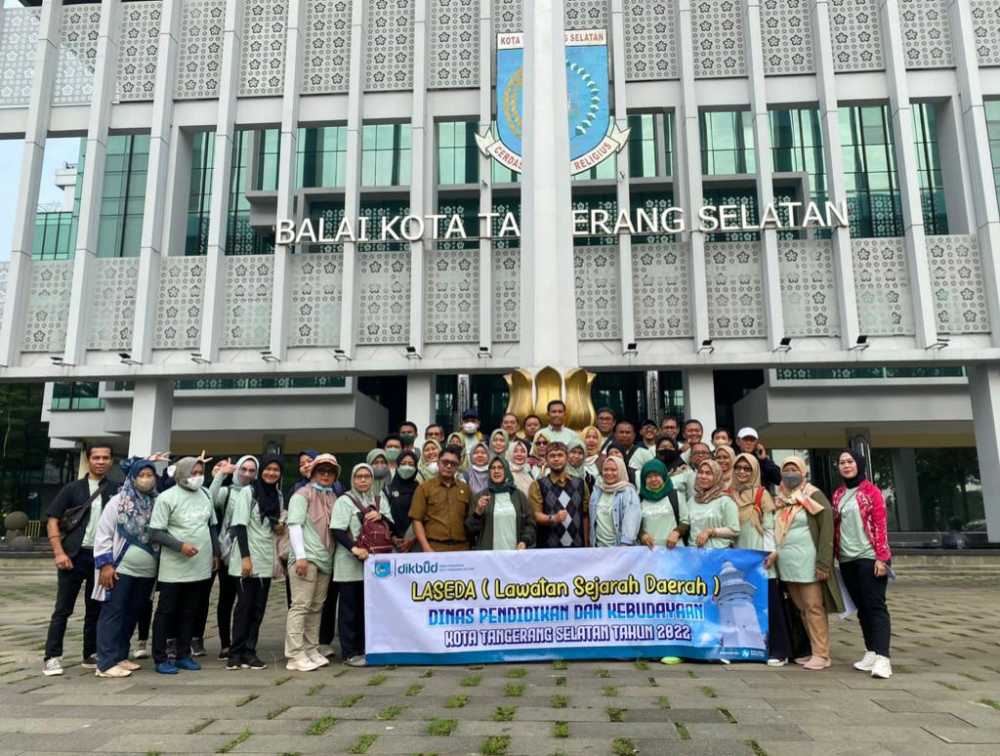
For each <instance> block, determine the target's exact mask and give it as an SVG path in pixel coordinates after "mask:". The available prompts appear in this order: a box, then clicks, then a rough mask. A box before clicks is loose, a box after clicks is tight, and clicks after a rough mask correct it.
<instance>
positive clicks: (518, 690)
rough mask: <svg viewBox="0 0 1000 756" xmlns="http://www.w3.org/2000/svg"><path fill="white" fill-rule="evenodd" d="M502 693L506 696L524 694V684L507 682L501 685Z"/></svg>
mask: <svg viewBox="0 0 1000 756" xmlns="http://www.w3.org/2000/svg"><path fill="white" fill-rule="evenodd" d="M503 694H504V695H505V696H507V698H520V697H521V696H523V695H524V686H523V685H522V684H521V683H507V684H506V685H504V686H503Z"/></svg>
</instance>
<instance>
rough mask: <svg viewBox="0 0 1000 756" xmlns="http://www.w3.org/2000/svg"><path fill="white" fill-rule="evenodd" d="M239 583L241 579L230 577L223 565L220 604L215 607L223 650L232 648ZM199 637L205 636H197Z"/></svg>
mask: <svg viewBox="0 0 1000 756" xmlns="http://www.w3.org/2000/svg"><path fill="white" fill-rule="evenodd" d="M239 582H240V579H239V578H236V577H233V576H232V575H230V574H229V572H228V571H226V569H225V565H223V569H221V570H219V603H218V604H217V605H216V607H215V622H216V624H217V625H218V627H219V645H220V646H221V647H222V648H231V646H232V640H233V639H232V635H231V633H230V629H231V628H232V626H233V605H234V604H235V603H236V595H237V593H239ZM198 637H204V636H197V635H196V636H195V638H198Z"/></svg>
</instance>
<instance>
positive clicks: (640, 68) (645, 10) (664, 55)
mask: <svg viewBox="0 0 1000 756" xmlns="http://www.w3.org/2000/svg"><path fill="white" fill-rule="evenodd" d="M676 18H677V8H676V3H675V1H674V0H628V1H627V2H626V3H625V78H626V79H628V80H629V81H644V80H650V79H676V78H677V76H678V71H677V37H676V34H675V30H676V28H677V23H676V21H675V19H676Z"/></svg>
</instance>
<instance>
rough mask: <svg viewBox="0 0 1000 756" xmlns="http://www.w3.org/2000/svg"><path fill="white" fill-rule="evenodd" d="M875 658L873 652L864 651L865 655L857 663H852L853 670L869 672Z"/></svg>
mask: <svg viewBox="0 0 1000 756" xmlns="http://www.w3.org/2000/svg"><path fill="white" fill-rule="evenodd" d="M877 658H878V655H877V654H876V653H875V652H874V651H865V655H864V656H862V657H861V659H860V660H859V661H856V662H854V668H855V669H857V670H860V671H862V672H871V671H872V666H873V665H874V664H875V659H877Z"/></svg>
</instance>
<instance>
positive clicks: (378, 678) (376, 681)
mask: <svg viewBox="0 0 1000 756" xmlns="http://www.w3.org/2000/svg"><path fill="white" fill-rule="evenodd" d="M388 679H389V675H383V674H382V673H381V672H379V673H378V674H377V675H372V676H371V677H369V678H368V684H369V685H370V686H371V687H375V686H376V685H381V684H382V683H384V682H385V681H386V680H388Z"/></svg>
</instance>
